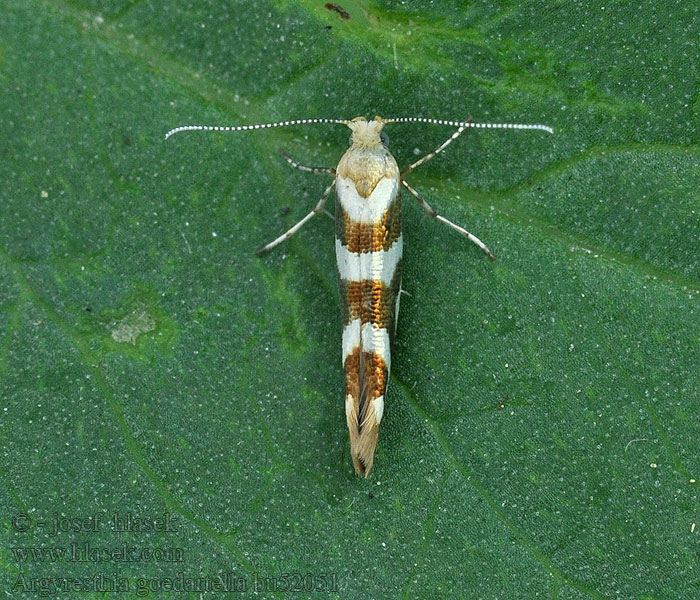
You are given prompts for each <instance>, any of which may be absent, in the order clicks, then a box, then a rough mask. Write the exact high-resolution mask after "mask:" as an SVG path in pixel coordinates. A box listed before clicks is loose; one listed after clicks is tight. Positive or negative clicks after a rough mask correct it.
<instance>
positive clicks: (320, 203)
mask: <svg viewBox="0 0 700 600" xmlns="http://www.w3.org/2000/svg"><path fill="white" fill-rule="evenodd" d="M334 185H335V179H334V180H333V182H332V183H331V184H330V185H329V186H328V187H327V188H326V191H325V192H323V196H321V199H320V200H319V201H318V204H317V205H316V206H314V209H313V210H312V211H311V212H310V213H309V214H308V215H306V216H305V217H304V218H303V219H302V220H301V221H299V222H298V223H297V224H296V225H294V227H292V228H291V229H290V230H289V231H287V232H285V233H283V234H282V235H281V236H279V237H278V238H277V239H276V240H273V241H272V242H270V243H269V244H267V246H263V247H262V248H260V250H258V251H256V252H255V254H262V253H263V252H267V251H268V250H270V249H271V248H274V247H275V246H276V245H277V244H280V243H282V242H283V241H284V240H286V239H289V238H290V237H292V236H293V235H294V234H295V233H296V232H297V231H299V229H301V227H302V225H304V223H306V222H307V221H309V220H310V219H311V218H312V217H313V216H314V215H317V214H318V213H320V212H321V211H322V210H323V206H324V205H325V204H326V200H328V196H329V195H330V193H331V190H332V189H333V186H334Z"/></svg>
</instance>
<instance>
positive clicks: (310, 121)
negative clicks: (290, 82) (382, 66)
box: [165, 119, 350, 140]
mask: <svg viewBox="0 0 700 600" xmlns="http://www.w3.org/2000/svg"><path fill="white" fill-rule="evenodd" d="M349 122H350V121H348V120H347V119H296V120H294V121H278V122H277V123H259V124H257V125H182V126H180V127H175V129H171V130H170V131H168V133H166V134H165V139H166V140H167V139H168V138H169V137H170V136H173V135H175V134H176V133H180V132H181V131H246V130H248V129H268V128H270V127H287V125H310V124H313V123H339V124H341V125H347V124H348V123H349Z"/></svg>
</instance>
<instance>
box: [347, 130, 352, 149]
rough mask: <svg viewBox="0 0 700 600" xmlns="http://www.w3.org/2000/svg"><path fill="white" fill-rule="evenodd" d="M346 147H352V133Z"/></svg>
mask: <svg viewBox="0 0 700 600" xmlns="http://www.w3.org/2000/svg"><path fill="white" fill-rule="evenodd" d="M348 145H350V146H352V133H351V134H350V137H349V138H348Z"/></svg>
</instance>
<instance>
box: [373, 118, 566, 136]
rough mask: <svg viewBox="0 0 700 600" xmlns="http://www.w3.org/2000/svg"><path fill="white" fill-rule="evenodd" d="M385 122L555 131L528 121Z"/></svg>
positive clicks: (424, 120) (422, 119) (389, 120)
mask: <svg viewBox="0 0 700 600" xmlns="http://www.w3.org/2000/svg"><path fill="white" fill-rule="evenodd" d="M382 120H383V121H384V122H385V123H432V124H433V125H449V126H451V127H460V128H465V129H466V128H468V127H473V128H476V129H538V130H540V131H546V132H547V133H554V129H552V128H551V127H550V126H549V125H540V124H528V123H475V122H474V121H445V120H443V119H427V118H424V117H398V118H396V119H382Z"/></svg>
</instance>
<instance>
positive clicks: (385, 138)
mask: <svg viewBox="0 0 700 600" xmlns="http://www.w3.org/2000/svg"><path fill="white" fill-rule="evenodd" d="M379 139H380V140H382V145H384V146H388V145H389V136H388V135H387V134H386V133H384V132H383V131H380V132H379Z"/></svg>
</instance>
